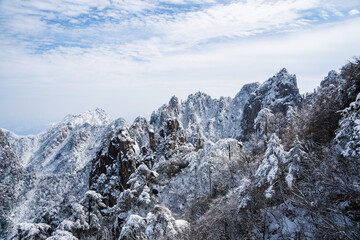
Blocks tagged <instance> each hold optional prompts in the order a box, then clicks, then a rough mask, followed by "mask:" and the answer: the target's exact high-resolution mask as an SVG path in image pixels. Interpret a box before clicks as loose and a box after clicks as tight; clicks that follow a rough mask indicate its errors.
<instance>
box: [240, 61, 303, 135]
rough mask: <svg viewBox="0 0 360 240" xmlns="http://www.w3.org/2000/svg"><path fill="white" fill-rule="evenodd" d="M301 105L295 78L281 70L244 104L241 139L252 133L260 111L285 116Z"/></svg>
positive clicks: (284, 69)
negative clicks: (265, 109)
mask: <svg viewBox="0 0 360 240" xmlns="http://www.w3.org/2000/svg"><path fill="white" fill-rule="evenodd" d="M301 103H302V97H301V95H300V93H299V89H298V88H297V82H296V76H295V75H291V74H289V73H288V71H287V70H286V68H283V69H281V70H280V71H279V72H278V73H277V74H276V75H275V76H273V77H272V78H269V79H268V80H267V81H266V82H264V83H263V84H262V85H260V86H259V88H258V89H257V90H256V91H255V92H254V93H252V94H251V95H250V97H249V99H248V101H247V102H246V104H245V106H244V115H243V118H242V121H241V123H242V124H241V125H242V128H243V129H242V135H243V136H242V139H243V140H246V139H247V137H248V135H249V134H250V133H252V132H254V120H255V118H256V117H257V114H258V113H259V112H260V110H261V109H263V108H269V109H270V110H271V111H272V112H273V113H278V112H281V113H283V114H284V115H285V114H286V112H287V110H288V108H289V107H290V106H294V107H300V106H301Z"/></svg>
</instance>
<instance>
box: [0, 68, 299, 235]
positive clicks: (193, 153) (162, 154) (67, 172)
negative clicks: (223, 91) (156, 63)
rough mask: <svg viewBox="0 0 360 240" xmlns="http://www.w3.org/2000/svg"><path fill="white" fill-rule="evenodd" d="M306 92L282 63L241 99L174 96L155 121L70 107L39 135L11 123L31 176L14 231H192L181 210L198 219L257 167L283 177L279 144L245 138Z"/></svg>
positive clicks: (12, 216)
mask: <svg viewBox="0 0 360 240" xmlns="http://www.w3.org/2000/svg"><path fill="white" fill-rule="evenodd" d="M301 101H302V98H301V96H300V95H299V91H298V89H297V86H296V77H295V76H294V75H290V74H289V73H288V72H287V71H286V69H282V70H281V71H280V72H279V73H277V74H276V75H275V76H274V77H272V78H270V79H269V80H267V81H266V82H264V83H263V84H261V85H260V84H258V83H253V84H247V85H245V86H243V87H242V89H241V90H240V92H239V93H238V94H237V95H236V96H235V97H234V98H230V97H221V98H220V99H213V98H211V97H210V96H209V95H207V94H205V93H201V92H197V93H195V94H191V95H189V96H188V98H187V99H186V100H185V101H182V102H180V101H179V100H178V98H177V97H175V96H174V97H172V98H171V99H170V101H169V103H168V104H164V105H163V106H161V107H160V108H159V109H158V110H157V111H156V112H154V113H153V114H152V116H151V119H150V121H148V120H147V119H145V118H141V117H138V118H137V119H136V120H135V121H134V123H132V124H131V125H130V124H128V123H126V121H125V120H123V119H121V118H120V119H117V120H114V121H113V120H111V119H110V118H109V117H108V116H107V115H106V113H105V112H104V111H103V110H101V109H95V110H92V111H87V112H84V113H82V114H79V115H68V116H66V117H65V118H64V119H63V121H61V122H59V123H55V124H53V125H52V126H51V127H50V128H49V129H48V130H46V131H44V132H42V133H40V134H38V135H33V136H17V135H15V134H13V133H11V132H9V131H7V130H3V132H4V136H5V137H6V139H7V141H8V144H7V145H9V149H10V148H11V152H12V153H13V155H14V159H15V160H16V161H17V162H18V165H19V169H22V171H25V170H26V174H28V175H29V176H31V181H29V184H28V186H27V187H26V188H24V187H22V191H24V194H23V195H21V196H20V197H19V199H17V201H18V203H17V204H16V205H14V207H12V208H11V209H10V210H9V213H8V214H7V215H6V217H8V219H9V220H10V221H9V222H12V224H13V226H12V228H11V231H12V232H13V233H14V234H15V235H14V236H17V237H19V236H20V238H24V239H31V238H30V237H29V236H36V237H35V238H38V239H46V238H47V237H49V236H51V235H52V236H53V238H52V239H58V238H57V237H59V236H65V237H64V238H65V239H76V238H78V239H95V237H94V236H95V235H94V234H95V233H96V234H100V235H99V236H102V237H103V238H110V237H109V236H117V237H119V236H120V238H119V239H127V238H129V237H130V236H134V234H135V235H136V236H143V237H144V239H156V236H162V237H164V238H165V239H166V238H170V239H171V238H179V239H186V238H188V237H189V226H190V225H189V222H187V221H183V220H179V219H177V220H176V218H177V217H178V216H181V217H185V216H187V217H189V218H191V219H193V220H194V219H195V220H197V219H198V218H200V217H201V216H202V215H203V214H204V213H205V212H206V208H209V207H210V205H209V204H210V202H208V201H210V200H209V199H214V198H222V197H224V196H228V195H231V196H235V195H236V192H237V191H239V189H240V188H241V186H242V185H241V184H243V185H244V184H245V183H246V184H248V183H249V180H248V178H247V177H248V176H247V175H246V174H249V172H251V171H252V174H253V175H254V176H255V178H256V179H257V181H260V180H259V179H263V178H264V177H265V178H264V179H268V180H267V181H265V180H262V182H267V184H268V183H270V184H272V183H273V182H274V181H275V179H277V178H278V173H279V172H280V171H278V169H279V168H280V165H281V164H282V163H281V161H279V160H276V161H275V160H274V159H273V157H272V155H271V154H270V152H271V151H270V150H269V151H268V152H269V155H271V156H270V157H269V158H265V160H264V159H261V160H257V161H254V162H253V163H249V162H248V159H249V156H247V155H246V153H245V152H244V150H243V146H242V144H241V143H240V142H239V141H238V139H241V138H242V137H243V134H244V133H249V132H251V131H250V130H249V129H253V128H254V126H253V125H254V121H255V118H256V116H257V115H258V113H259V112H260V111H261V110H262V109H263V111H265V110H266V111H270V112H271V111H272V112H274V113H275V112H282V113H284V114H286V111H287V109H288V108H289V107H290V106H300V104H301ZM265 108H266V109H265ZM264 109H265V110H264ZM274 139H275V138H274ZM3 142H5V140H3ZM0 143H1V142H0ZM271 153H272V152H271ZM250 166H252V167H253V168H254V169H253V170H251V171H250V170H249V168H250ZM255 167H256V168H255ZM257 167H259V169H260V170H257V171H255V170H256V169H257ZM261 169H262V170H261ZM289 176H290V175H289ZM291 176H292V175H291ZM269 179H270V180H269ZM289 179H290V177H289ZM289 181H290V180H289ZM244 186H245V185H244ZM261 186H263V184H261ZM264 186H265V185H264ZM266 187H269V186H266ZM89 190H90V191H89ZM268 196H270V197H271V196H272V188H269V189H268ZM203 200H204V201H205V202H206V204H205V203H204V206H206V208H205V209H203V208H202V207H203V206H202V205H203V203H202V201H203ZM199 205H200V206H199ZM159 219H161V220H159ZM17 231H18V232H19V233H17ZM167 231H168V232H167ZM137 234H138V235H137ZM121 236H122V237H123V238H122V237H121ZM59 238H60V237H59ZM50 239H51V238H50ZM60 239H61V238H60Z"/></svg>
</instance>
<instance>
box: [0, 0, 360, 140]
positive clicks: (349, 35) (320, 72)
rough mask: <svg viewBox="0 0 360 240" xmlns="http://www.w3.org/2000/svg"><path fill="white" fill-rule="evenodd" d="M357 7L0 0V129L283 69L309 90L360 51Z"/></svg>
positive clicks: (135, 105)
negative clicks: (294, 75) (355, 13)
mask: <svg viewBox="0 0 360 240" xmlns="http://www.w3.org/2000/svg"><path fill="white" fill-rule="evenodd" d="M358 8H359V3H358V2H357V1H352V0H348V1H338V0H334V1H325V0H315V1H310V0H281V1H275V0H271V1H261V0H251V1H250V0H249V1H207V0H193V1H187V0H183V1H177V0H175V1H172V0H159V1H150V0H149V1H147V0H146V1H140V0H136V1H134V0H123V1H121V0H117V1H115V0H113V1H107V0H78V1H67V0H66V1H60V0H51V1H50V0H36V1H35V0H31V1H20V0H11V1H10V0H3V1H1V2H0V28H1V29H2V31H1V32H0V85H1V88H0V108H1V109H2V111H1V112H0V127H6V126H9V127H11V128H12V129H21V124H23V125H24V126H25V123H24V122H25V121H28V122H33V123H34V124H33V126H35V125H36V124H35V122H36V123H38V124H40V123H41V124H42V125H45V124H46V123H48V122H50V121H59V120H60V119H62V117H63V116H64V115H66V114H68V113H78V112H82V111H84V110H87V109H91V108H95V107H103V108H105V110H106V111H108V112H109V113H110V114H111V115H113V116H114V117H119V116H122V117H125V118H127V119H128V120H130V121H131V120H133V118H135V117H136V116H138V115H143V116H149V115H150V113H151V111H152V110H154V109H156V108H157V107H159V106H160V105H161V104H163V103H165V102H167V101H168V99H169V98H170V97H171V96H172V95H178V96H179V97H180V98H182V99H184V98H186V96H187V95H188V94H190V93H193V92H195V91H198V90H201V91H204V92H207V93H209V94H211V95H212V96H213V97H219V96H234V95H235V94H236V92H237V91H239V90H240V88H241V86H242V85H243V84H245V83H248V82H254V81H260V82H263V81H264V80H266V79H267V78H268V77H270V76H272V75H273V74H275V73H276V71H278V70H279V69H281V68H282V67H287V68H288V70H289V71H290V72H292V73H296V74H297V76H298V84H299V87H300V89H301V91H302V92H306V91H311V90H312V89H313V88H314V87H316V86H317V85H318V84H319V82H320V81H321V79H322V78H323V77H324V76H325V75H326V74H327V71H329V70H331V69H334V68H335V69H337V68H339V67H340V66H341V65H343V64H344V63H345V60H347V59H349V58H351V57H352V56H353V55H356V54H358V53H359V52H360V48H359V44H358V42H359V41H360V36H359V32H358V31H357V28H358V26H359V24H360V18H358V17H357V16H356V15H354V16H349V14H350V13H349V12H351V10H353V9H358ZM19 119H20V120H19ZM22 119H24V120H22ZM15 120H16V121H15ZM15 122H16V126H15V125H14V123H15ZM10 123H12V124H10ZM10 125H11V126H10ZM19 126H20V127H19ZM30 128H31V127H29V129H30ZM35 128H36V130H37V129H39V126H38V125H36V127H34V129H35ZM29 129H27V130H26V131H25V130H24V133H25V132H26V133H28V131H30V130H29ZM34 131H35V130H34Z"/></svg>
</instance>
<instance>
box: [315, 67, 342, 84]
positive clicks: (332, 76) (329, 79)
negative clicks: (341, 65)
mask: <svg viewBox="0 0 360 240" xmlns="http://www.w3.org/2000/svg"><path fill="white" fill-rule="evenodd" d="M341 81H342V78H341V75H340V74H338V73H337V72H336V71H334V70H332V71H330V72H329V73H328V75H327V76H326V77H325V78H324V80H322V81H321V83H320V87H321V88H325V87H328V86H330V85H331V84H333V85H335V86H336V85H338V84H339V83H341Z"/></svg>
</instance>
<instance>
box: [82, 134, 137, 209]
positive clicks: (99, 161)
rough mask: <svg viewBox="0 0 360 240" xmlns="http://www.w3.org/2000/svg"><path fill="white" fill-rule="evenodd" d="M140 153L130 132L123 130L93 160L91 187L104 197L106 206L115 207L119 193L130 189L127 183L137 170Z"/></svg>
mask: <svg viewBox="0 0 360 240" xmlns="http://www.w3.org/2000/svg"><path fill="white" fill-rule="evenodd" d="M138 153H139V148H138V145H137V143H136V142H135V141H134V140H133V139H132V138H131V136H130V133H129V130H128V129H127V128H121V129H119V130H118V131H117V133H116V134H115V135H114V136H113V137H112V138H111V140H110V141H109V142H108V145H106V146H104V147H103V148H102V149H100V150H99V151H98V153H97V156H96V157H95V158H94V159H93V160H92V167H91V172H90V179H89V187H90V189H91V190H95V191H96V192H98V193H100V194H101V195H102V196H104V198H105V199H104V203H105V204H106V205H108V206H113V205H115V204H116V200H117V197H118V196H119V193H120V192H122V191H124V190H125V189H127V188H128V187H129V185H128V183H127V182H128V180H129V177H130V175H131V174H132V173H133V172H134V171H135V169H136V161H135V159H136V156H137V155H138Z"/></svg>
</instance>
